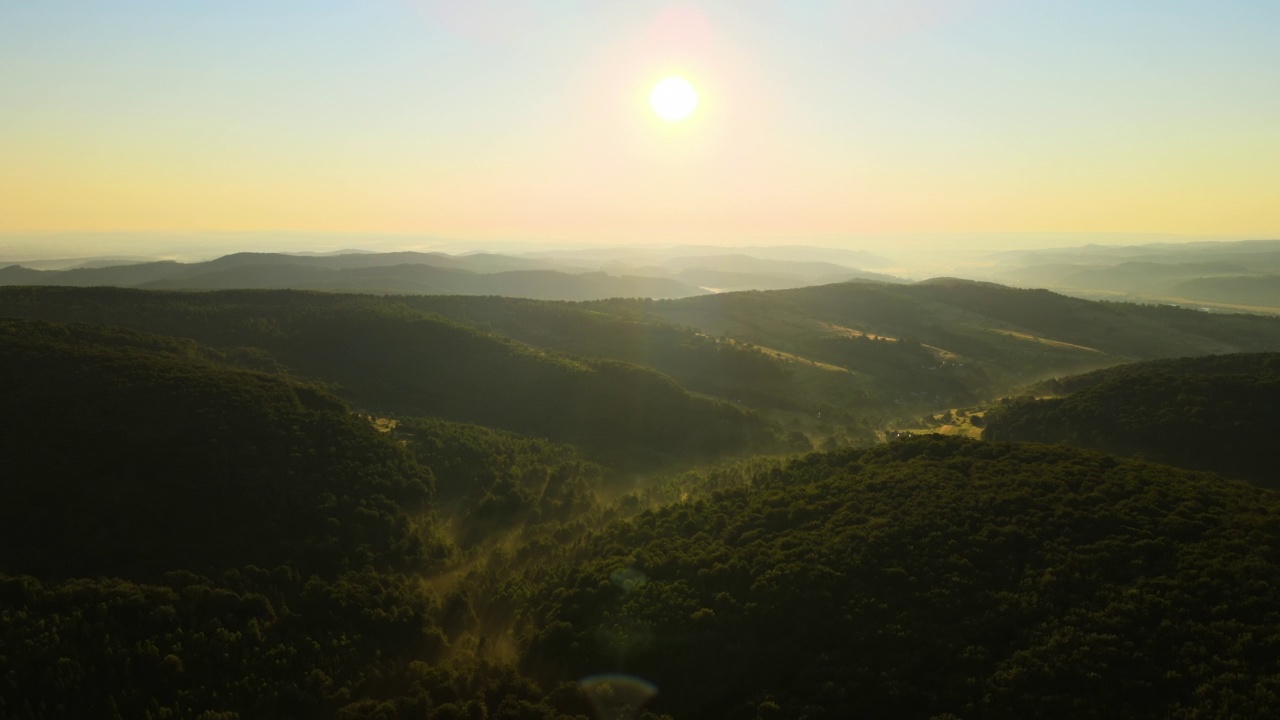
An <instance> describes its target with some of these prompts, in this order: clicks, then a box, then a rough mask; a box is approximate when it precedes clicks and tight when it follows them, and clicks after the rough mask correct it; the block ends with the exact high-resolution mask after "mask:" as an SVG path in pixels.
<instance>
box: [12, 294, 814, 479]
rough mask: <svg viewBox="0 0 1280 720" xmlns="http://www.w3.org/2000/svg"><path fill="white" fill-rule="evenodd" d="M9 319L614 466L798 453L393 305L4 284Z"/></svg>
mask: <svg viewBox="0 0 1280 720" xmlns="http://www.w3.org/2000/svg"><path fill="white" fill-rule="evenodd" d="M0 313H5V314H10V315H13V316H18V317H29V318H37V319H45V320H55V321H59V322H67V321H76V322H90V323H95V324H105V325H112V326H123V327H130V328H134V329H138V330H143V331H146V332H153V333H159V334H165V335H172V336H175V337H183V338H193V339H195V340H197V341H199V342H201V343H204V344H207V345H211V346H214V347H216V348H219V349H222V350H226V351H227V352H231V350H232V349H235V348H246V347H247V348H258V349H259V350H260V351H265V352H266V353H268V354H269V355H270V357H271V358H273V359H274V360H275V361H277V362H279V363H280V364H281V365H283V366H285V367H287V368H289V369H290V370H291V371H293V372H295V373H296V374H298V375H300V376H303V377H309V378H315V379H318V380H321V381H324V382H326V383H330V384H332V385H333V386H334V391H335V392H336V393H337V394H339V395H340V396H342V397H343V398H344V399H346V400H348V401H350V402H352V403H354V404H356V405H357V406H359V407H361V408H363V409H366V410H369V411H374V412H379V413H383V414H393V415H402V416H434V417H441V418H446V419H450V420H454V421H462V422H478V423H481V424H484V425H489V426H494V427H500V428H504V429H507V430H512V431H515V432H518V433H521V434H525V435H533V436H541V437H548V438H550V439H552V440H556V441H558V442H569V443H573V444H575V445H577V446H578V447H580V448H581V449H582V450H583V451H584V452H586V453H588V454H589V455H590V456H591V457H593V458H594V459H596V460H598V461H602V462H605V463H607V464H610V465H615V466H623V467H640V468H647V467H654V466H660V465H665V464H673V463H688V462H700V461H706V460H711V459H714V458H717V457H720V456H724V455H732V454H747V453H752V452H774V451H780V450H790V449H793V448H795V447H796V445H795V443H794V442H793V441H784V440H783V439H782V438H781V436H780V433H779V432H778V431H777V428H775V427H774V426H772V425H771V424H770V423H768V422H766V421H765V420H763V419H762V418H760V417H759V416H758V415H755V414H754V413H750V412H744V411H742V410H740V409H739V408H737V407H734V406H732V405H729V404H727V403H724V402H719V401H715V400H712V399H708V398H704V397H696V396H693V395H690V394H689V393H688V392H687V391H686V390H685V389H684V388H682V387H680V386H679V385H677V384H676V383H675V382H673V381H672V380H671V379H670V378H669V377H667V376H665V375H661V374H659V373H656V372H653V371H651V370H647V369H644V368H640V367H637V366H634V365H630V364H625V363H620V362H616V361H609V360H581V361H579V360H573V359H570V358H567V357H564V356H560V355H555V354H552V353H547V352H543V351H538V350H534V349H532V348H529V347H527V346H525V345H522V344H519V343H516V342H513V341H510V340H505V339H502V338H498V337H495V336H493V335H489V334H486V333H481V332H477V331H475V330H473V329H470V328H466V327H463V326H461V325H458V324H455V323H453V322H449V321H447V320H444V319H442V318H440V317H438V316H434V315H429V314H427V313H424V312H421V311H418V310H414V309H412V308H410V307H409V306H407V305H406V304H405V303H404V302H402V301H401V300H399V299H395V298H376V297H369V296H355V295H324V294H317V293H304V292H287V291H286V292H249V291H238V292H235V291H233V292H218V293H163V292H143V291H130V290H118V289H111V288H83V289H80V288H4V289H0Z"/></svg>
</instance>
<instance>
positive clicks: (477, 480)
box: [0, 320, 599, 720]
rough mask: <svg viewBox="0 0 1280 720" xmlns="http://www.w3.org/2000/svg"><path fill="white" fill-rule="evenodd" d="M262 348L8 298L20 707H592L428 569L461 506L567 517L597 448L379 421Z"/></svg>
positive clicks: (0, 663) (9, 549) (10, 551)
mask: <svg viewBox="0 0 1280 720" xmlns="http://www.w3.org/2000/svg"><path fill="white" fill-rule="evenodd" d="M241 359H243V358H242V357H241V356H239V355H228V354H225V353H222V352H219V351H218V350H216V349H211V348H207V347H202V346H200V345H197V344H196V343H194V342H192V341H190V340H178V339H173V338H165V337H158V336H154V335H146V334H141V333H138V332H134V331H129V330H122V329H119V328H102V327H92V326H85V325H71V326H68V325H58V324H50V323H44V322H38V321H15V320H0V404H3V407H4V408H6V409H7V410H8V412H6V413H5V414H4V420H3V422H2V423H0V454H2V455H3V457H4V472H3V473H0V497H3V502H0V618H2V619H3V622H0V648H2V650H0V717H3V718H6V719H13V720H19V719H23V720H27V719H32V720H34V719H43V718H71V717H75V718H106V719H111V718H175V719H182V720H215V719H231V718H330V719H334V720H337V719H339V718H341V719H342V720H353V719H355V718H397V717H406V718H407V717H433V718H446V719H456V720H462V719H464V718H474V717H486V716H488V717H520V718H530V719H537V720H553V719H555V718H563V717H585V716H586V715H587V714H589V713H590V707H591V706H590V702H589V699H588V697H587V696H586V695H585V694H584V693H583V691H582V690H581V689H580V688H578V687H577V686H576V685H574V684H568V685H567V686H565V685H562V684H560V683H550V684H549V685H548V686H546V687H542V686H539V685H537V684H535V683H533V682H532V681H530V680H529V679H527V678H525V677H522V676H521V675H520V674H519V673H518V672H517V671H516V670H515V669H514V668H513V667H511V665H510V664H507V663H497V662H492V661H490V660H487V659H486V658H485V657H484V654H483V653H480V652H477V650H476V644H475V639H474V637H473V636H471V635H469V634H467V632H466V630H467V629H468V628H469V627H471V625H470V623H471V622H473V621H474V617H475V616H474V613H473V612H472V610H471V609H470V608H471V606H470V602H471V601H470V599H469V598H468V597H466V596H465V595H460V594H457V593H436V592H433V591H432V590H431V589H430V588H429V587H428V585H427V584H426V582H424V579H432V578H436V577H439V576H441V575H445V574H447V573H448V572H450V571H451V570H452V569H453V567H454V565H453V563H456V562H458V559H457V556H458V552H459V550H458V549H457V548H455V547H453V546H452V545H451V544H450V543H449V540H448V537H447V535H446V534H445V533H444V532H443V530H442V527H443V526H444V524H445V522H446V521H452V520H456V521H458V522H462V523H463V527H465V528H481V527H483V529H485V530H487V531H489V532H490V533H492V534H493V535H494V536H495V537H500V532H501V531H503V530H506V529H507V528H508V527H509V526H510V524H511V523H512V522H517V523H522V524H527V525H530V526H532V525H535V524H539V523H541V524H549V525H550V527H551V528H555V527H557V524H558V523H561V522H565V523H567V522H568V521H570V520H575V519H576V518H577V517H578V515H580V514H581V513H582V512H583V511H584V510H585V509H586V508H587V506H589V505H590V504H591V498H590V496H589V495H590V490H591V486H590V483H591V482H592V480H593V479H594V478H593V476H594V475H598V474H599V470H598V468H596V469H593V468H592V467H591V466H589V465H587V464H584V463H583V462H582V461H581V460H580V459H578V458H576V457H575V456H574V455H573V453H572V452H571V451H570V450H568V449H565V448H556V447H552V446H549V445H547V444H546V443H544V442H541V441H534V440H528V439H520V438H516V437H513V436H510V435H507V434H502V433H495V432H493V431H485V430H483V429H480V428H471V427H463V426H455V425H450V424H448V423H443V422H441V421H438V420H435V421H411V422H409V423H407V424H408V425H409V428H408V431H407V432H408V437H407V438H406V437H395V436H391V435H389V434H383V433H379V432H377V431H376V430H375V429H374V428H373V426H372V425H371V423H370V422H369V419H368V418H367V417H363V416H358V415H354V414H352V413H351V412H350V411H349V410H348V409H347V407H346V406H345V405H344V404H343V403H342V402H341V401H340V400H338V399H337V398H335V397H333V396H331V395H329V394H328V393H327V392H325V391H324V390H322V389H320V388H317V387H314V386H310V385H305V384H300V383H298V382H296V381H292V380H289V379H286V378H281V377H278V376H270V375H266V374H263V373H259V372H250V371H245V370H241V369H237V368H233V367H229V365H231V364H234V363H236V362H238V361H239V360H241ZM476 448H481V452H482V453H483V454H485V455H490V454H491V455H492V457H489V458H488V462H485V461H484V460H483V459H481V458H478V457H476V454H475V453H474V452H473V450H475V449H476ZM419 461H425V462H428V463H430V464H431V465H435V466H437V467H440V468H441V473H440V478H441V480H442V482H441V495H443V496H444V497H445V498H446V499H447V501H448V503H449V505H450V506H451V507H450V509H451V511H453V512H456V513H457V517H454V518H451V517H444V518H439V517H437V503H436V501H435V500H434V495H435V493H434V492H433V485H434V483H433V474H432V472H431V471H430V470H429V469H428V467H426V466H424V465H423V464H422V462H419ZM499 466H500V467H499ZM584 483H586V485H584ZM476 496H478V497H476ZM529 498H532V499H533V500H535V502H533V503H532V504H531V505H529V506H526V505H525V504H523V501H524V500H525V499H529ZM504 713H505V714H504ZM513 713H514V714H513Z"/></svg>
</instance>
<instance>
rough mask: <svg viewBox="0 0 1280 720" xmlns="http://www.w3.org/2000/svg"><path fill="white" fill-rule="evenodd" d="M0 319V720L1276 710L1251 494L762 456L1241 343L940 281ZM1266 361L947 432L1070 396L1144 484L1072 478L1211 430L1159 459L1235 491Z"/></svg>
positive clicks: (1187, 484) (1105, 380) (932, 464)
mask: <svg viewBox="0 0 1280 720" xmlns="http://www.w3.org/2000/svg"><path fill="white" fill-rule="evenodd" d="M895 303H896V305H895ZM0 316H4V317H8V318H10V319H0V371H3V372H2V373H0V401H3V402H4V403H5V406H6V407H10V408H16V409H17V411H16V412H11V413H9V414H8V416H7V418H6V420H5V421H4V427H3V428H2V430H3V432H2V433H0V452H3V453H4V456H5V457H6V458H7V459H8V460H9V461H10V462H9V464H8V465H7V467H10V468H13V469H15V470H16V472H9V473H5V474H4V475H2V476H0V492H3V494H4V497H5V500H6V501H5V503H3V504H0V618H2V619H3V622H0V716H3V717H13V718H46V717H71V716H75V717H107V718H112V717H119V718H133V717H139V718H148V717H149V718H192V719H196V718H201V719H203V720H213V719H214V718H257V717H273V718H274V717H295V718H303V717H306V718H315V717H318V718H335V719H337V718H342V719H344V720H354V719H355V718H410V717H441V718H508V719H512V720H515V719H523V718H531V719H534V718H536V719H538V720H567V719H569V718H572V719H573V720H579V719H581V718H591V719H592V720H597V719H598V720H603V719H604V718H609V720H620V719H623V718H625V719H627V720H630V719H631V718H634V717H643V718H650V719H655V718H694V717H708V718H745V719H748V720H750V719H760V718H791V717H794V718H815V719H816V718H844V717H869V718H899V717H922V718H1022V717H1045V718H1054V717H1061V718H1080V717H1115V716H1117V715H1119V716H1124V717H1135V718H1179V719H1185V720H1191V719H1192V718H1196V719H1199V718H1206V717H1258V718H1262V717H1274V716H1276V715H1277V714H1278V713H1280V700H1277V698H1280V671H1278V670H1277V668H1280V622H1277V620H1278V618H1277V615H1276V612H1275V608H1276V607H1280V597H1277V596H1276V593H1277V590H1275V588H1280V577H1278V575H1280V553H1277V548H1280V496H1277V495H1275V494H1274V493H1273V492H1272V491H1270V490H1266V489H1263V488H1258V487H1255V486H1251V485H1248V484H1245V483H1243V482H1239V481H1237V480H1232V479H1226V478H1224V477H1223V476H1221V475H1214V474H1210V473H1207V472H1194V471H1191V470H1182V469H1176V468H1173V467H1170V466H1168V465H1157V464H1152V463H1149V462H1145V461H1139V460H1132V459H1130V460H1125V459H1119V458H1116V457H1113V456H1110V455H1104V454H1101V453H1099V452H1095V451H1090V450H1084V449H1076V448H1070V447H1065V446H1049V445H1039V444H1010V443H1005V442H998V441H984V442H978V441H970V440H961V439H957V438H942V437H936V436H935V437H918V438H911V439H906V440H897V441H893V442H890V443H887V444H884V443H881V444H875V445H874V446H873V447H867V448H861V449H859V448H852V447H850V448H844V449H837V450H834V451H831V452H826V453H813V454H806V455H800V454H792V455H786V454H785V453H786V452H788V451H790V452H793V453H798V452H804V451H807V450H808V449H809V448H810V446H811V445H810V442H811V440H813V439H817V438H818V437H823V436H822V435H821V434H819V433H823V432H825V433H827V435H826V436H825V438H826V439H825V441H824V446H836V445H839V444H842V443H848V444H864V445H871V444H872V443H873V442H874V440H873V438H874V436H873V435H872V430H873V429H874V428H875V427H877V426H876V425H875V424H874V423H875V422H876V421H877V418H878V420H879V421H882V420H884V419H885V418H886V417H889V416H890V413H892V412H893V410H892V408H903V409H906V408H909V407H911V406H909V405H907V404H905V403H907V402H908V401H905V400H902V398H913V397H914V398H916V400H914V401H909V402H917V401H918V402H920V403H929V402H938V401H942V400H949V399H955V398H958V397H978V396H981V395H982V393H984V392H988V391H991V390H993V389H997V388H1006V387H1010V386H1011V385H1010V384H1011V383H1013V382H1015V381H1021V380H1023V379H1026V378H1032V377H1035V376H1037V375H1038V374H1039V373H1041V372H1043V371H1045V370H1048V369H1054V368H1058V369H1061V368H1074V367H1076V366H1077V365H1082V366H1085V367H1088V366H1091V365H1093V364H1111V363H1114V362H1118V361H1119V360H1120V359H1123V358H1125V357H1131V356H1138V357H1146V356H1154V357H1159V356H1163V355H1167V354H1175V353H1178V352H1190V351H1194V352H1210V351H1214V350H1223V349H1227V350H1241V349H1266V348H1270V347H1275V341H1276V340H1277V339H1278V338H1280V334H1276V332H1277V331H1276V323H1274V322H1272V321H1270V320H1265V319H1261V318H1246V317H1229V318H1222V317H1218V318H1211V317H1210V316H1207V315H1203V314H1198V313H1191V312H1186V311H1179V310H1175V309H1169V308H1155V307H1151V308H1142V307H1137V306H1126V307H1119V306H1113V305H1106V304H1097V303H1088V302H1085V301H1079V300H1073V299H1070V298H1063V297H1061V296H1057V295H1053V294H1050V293H1026V292H1024V291H1014V290H1010V289H1007V288H999V287H996V286H987V285H980V284H973V283H963V282H959V283H957V282H953V281H939V282H934V283H925V284H917V285H912V286H888V285H881V284H874V283H872V284H866V285H865V286H863V285H854V284H849V285H842V286H829V287H817V288H804V289H801V290H794V291H785V292H779V293H741V294H726V295H718V296H712V297H707V298H692V299H689V300H681V301H677V302H653V301H643V300H609V301H600V302H593V303H545V302H537V301H531V300H510V299H505V298H444V297H441V298H428V297H373V296H360V295H324V294H319V293H299V292H247V291H237V292H217V293H177V292H144V291H126V290H118V289H105V288H86V289H74V288H72V289H66V288H9V289H3V290H0ZM1188 348H1191V349H1192V350H1188ZM1006 350H1011V353H1012V354H1006V353H1005V351H1006ZM1278 368H1280V360H1277V357H1276V355H1275V354H1274V353H1261V352H1259V353H1252V354H1234V355H1223V356H1217V357H1202V358H1191V359H1180V360H1159V361H1155V362H1151V363H1138V364H1133V365H1125V366H1120V367H1115V368H1111V369H1107V370H1100V371H1097V372H1094V373H1090V374H1086V375H1081V376H1073V377H1066V378H1062V379H1060V380H1056V381H1054V382H1053V383H1051V384H1046V385H1045V386H1043V387H1042V388H1041V390H1042V391H1049V390H1052V391H1054V392H1057V393H1067V394H1066V395H1065V397H1062V398H1058V399H1056V400H1042V401H1026V402H1022V401H1019V402H1015V403H1013V404H1011V405H1009V406H1008V407H1004V408H1000V409H998V410H996V411H994V412H992V413H989V420H988V424H989V428H988V432H989V433H990V434H991V435H992V436H997V437H1003V435H1001V433H1007V432H1010V428H1016V427H1019V426H1017V425H1016V424H1015V423H1016V422H1024V426H1026V427H1032V428H1033V429H1034V428H1035V427H1039V426H1038V425H1035V424H1032V425H1027V423H1026V422H1025V421H1019V420H1018V418H1020V417H1021V418H1024V420H1025V418H1033V419H1035V418H1040V419H1046V418H1047V419H1051V420H1053V421H1054V422H1060V421H1062V420H1063V418H1068V417H1074V416H1073V415H1072V413H1075V412H1076V411H1077V409H1078V408H1076V406H1075V405H1073V404H1072V403H1076V404H1078V405H1081V406H1082V407H1084V408H1085V409H1088V410H1089V411H1090V412H1094V413H1095V414H1094V415H1093V416H1089V417H1090V418H1091V419H1090V420H1089V422H1090V423H1098V422H1101V421H1100V420H1098V417H1099V416H1100V415H1102V416H1109V417H1110V418H1111V419H1112V420H1114V421H1115V423H1114V429H1113V430H1111V431H1108V432H1110V433H1111V434H1110V435H1108V440H1111V439H1117V438H1118V439H1135V438H1136V439H1143V438H1145V439H1146V440H1151V439H1152V438H1155V439H1156V440H1160V441H1163V442H1164V446H1161V447H1166V448H1167V446H1169V445H1171V444H1176V445H1178V448H1177V449H1178V450H1181V451H1184V454H1185V455H1186V457H1175V456H1172V455H1170V456H1163V455H1160V454H1159V452H1157V450H1158V449H1159V448H1158V447H1157V446H1147V447H1144V448H1140V449H1138V450H1136V451H1135V450H1133V449H1132V448H1130V449H1127V450H1126V449H1123V448H1111V447H1108V448H1107V449H1112V450H1123V451H1125V452H1138V453H1142V454H1143V455H1145V456H1146V457H1147V458H1149V459H1153V460H1160V461H1163V462H1170V463H1173V462H1181V463H1183V464H1187V465H1189V466H1197V465H1195V463H1194V462H1192V460H1197V461H1199V460H1204V459H1206V458H1216V457H1218V456H1215V455H1213V452H1212V448H1210V445H1213V444H1214V443H1217V447H1218V449H1222V448H1227V449H1232V448H1234V451H1233V454H1231V457H1234V458H1236V459H1241V458H1244V459H1245V460H1242V462H1245V463H1252V465H1248V466H1247V467H1246V466H1245V465H1239V466H1229V465H1225V464H1221V465H1210V464H1202V465H1199V466H1198V467H1209V468H1210V469H1214V470H1216V471H1218V472H1220V473H1223V474H1224V475H1232V474H1235V475H1237V476H1239V477H1247V478H1249V479H1252V480H1254V481H1256V482H1265V479H1264V478H1261V477H1260V476H1257V477H1255V476H1252V475H1249V474H1248V472H1245V471H1244V470H1242V469H1241V468H1244V469H1249V468H1252V469H1253V470H1258V469H1260V468H1265V466H1266V464H1267V462H1268V461H1267V460H1266V459H1265V456H1264V451H1263V450H1260V448H1266V447H1269V445H1268V444H1267V442H1268V441H1267V439H1266V438H1263V437H1261V436H1256V435H1249V434H1248V432H1247V431H1246V430H1245V429H1243V428H1241V427H1240V426H1239V425H1238V424H1236V423H1242V422H1243V423H1252V424H1253V425H1255V426H1256V427H1257V428H1263V427H1270V426H1271V425H1270V424H1269V423H1268V422H1267V421H1268V420H1274V419H1275V418H1273V417H1272V415H1269V414H1267V413H1269V412H1271V413H1273V412H1274V408H1276V407H1280V402H1277V400H1280V398H1273V397H1272V395H1273V394H1274V393H1273V390H1274V388H1273V386H1274V385H1276V377H1275V375H1276V373H1277V372H1278V371H1280V370H1278ZM895 397H896V398H898V399H897V400H895ZM900 400H902V402H904V405H902V406H899V405H898V404H897V403H898V402H899V401H900ZM1053 402H1056V403H1058V405H1045V404H1044V403H1053ZM1161 403H1164V404H1161ZM1045 407H1050V408H1056V409H1054V410H1053V412H1051V413H1048V414H1044V413H1043V412H1042V411H1043V409H1044V408H1045ZM1095 407H1097V408H1103V409H1102V410H1100V411H1095V410H1094V409H1093V408H1095ZM751 408H754V410H753V409H751ZM757 410H758V412H757ZM1179 410H1182V412H1181V413H1180V412H1179ZM1068 411H1071V412H1068ZM877 413H878V414H877ZM1020 413H1021V414H1020ZM1037 413H1039V414H1037ZM832 416H836V418H837V419H834V420H833V419H831V417H832ZM855 418H857V419H858V420H857V422H855ZM1153 418H1154V419H1153ZM1166 421H1167V422H1168V423H1172V424H1162V423H1166ZM1037 422H1039V420H1037ZM859 423H861V424H859ZM1196 423H1199V424H1196ZM837 425H839V426H840V427H841V428H842V429H840V430H839V432H837V431H836V426H837ZM1048 426H1049V425H1048V423H1047V420H1046V424H1045V427H1048ZM1140 429H1141V431H1142V432H1143V433H1145V434H1141V435H1139V434H1134V435H1125V433H1126V432H1131V431H1132V432H1133V433H1137V432H1138V431H1139V430H1140ZM1184 430H1185V431H1187V432H1188V433H1191V431H1194V433H1192V434H1186V435H1181V434H1178V433H1180V432H1183V431H1184ZM1232 430H1234V431H1236V435H1235V436H1234V439H1233V438H1232V437H1223V436H1222V435H1221V432H1220V431H1225V432H1231V431H1232ZM1215 433H1216V434H1215ZM806 434H807V436H806ZM1057 439H1063V440H1070V441H1074V440H1071V438H1057ZM1235 441H1239V442H1237V443H1236V445H1231V443H1232V442H1235ZM1197 442H1199V443H1201V444H1199V445H1197V444H1196V443H1197ZM1249 448H1252V454H1250V453H1249V452H1246V450H1248V449H1249ZM760 453H766V454H760ZM708 463H718V464H708Z"/></svg>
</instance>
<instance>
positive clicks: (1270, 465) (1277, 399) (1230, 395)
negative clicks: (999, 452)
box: [983, 353, 1280, 487]
mask: <svg viewBox="0 0 1280 720" xmlns="http://www.w3.org/2000/svg"><path fill="white" fill-rule="evenodd" d="M1038 390H1039V391H1041V392H1044V393H1051V394H1053V395H1061V396H1063V397H1050V398H1045V399H1039V400H1029V399H1021V400H1014V401H1012V402H1011V403H1009V404H1007V405H1005V406H1004V407H1001V408H998V409H997V410H995V411H994V412H991V413H988V415H987V427H986V429H985V430H984V431H983V437H984V438H988V439H992V440H1023V441H1033V442H1059V443H1066V444H1069V445H1077V446H1080V447H1090V448H1097V449H1099V450H1105V451H1107V452H1113V453H1117V454H1120V455H1137V456H1140V457H1144V458H1147V459H1149V460H1157V461H1160V462H1167V463H1171V464H1173V465H1180V466H1183V467H1188V468H1197V469H1201V470H1212V471H1214V472H1218V473H1221V474H1223V475H1226V476H1229V477H1237V478H1243V479H1247V480H1250V481H1253V482H1256V483H1259V484H1262V485H1267V486H1271V487H1277V486H1280V473H1278V468H1277V466H1276V462H1275V452H1274V450H1273V444H1274V437H1275V429H1276V427H1278V426H1280V354H1277V353H1253V354H1240V355H1220V356H1211V357H1201V358H1181V359H1177V360H1158V361H1151V362H1145V363H1136V364H1132V365H1123V366H1120V367H1115V368H1108V369H1106V370H1098V371H1095V372H1091V373H1087V374H1084V375H1077V376H1073V377H1066V378H1062V379H1059V380H1054V381H1050V382H1046V383H1043V384H1042V385H1040V386H1039V387H1038Z"/></svg>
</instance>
